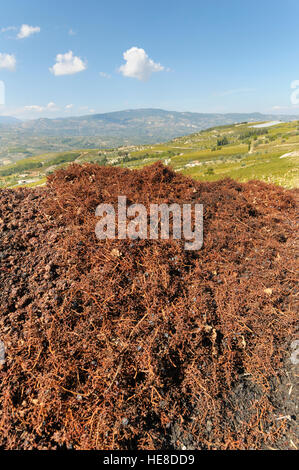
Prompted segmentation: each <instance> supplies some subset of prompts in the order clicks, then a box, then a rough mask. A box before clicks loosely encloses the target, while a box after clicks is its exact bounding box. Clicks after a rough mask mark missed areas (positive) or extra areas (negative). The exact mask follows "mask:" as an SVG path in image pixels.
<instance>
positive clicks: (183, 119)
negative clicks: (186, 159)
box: [0, 109, 299, 143]
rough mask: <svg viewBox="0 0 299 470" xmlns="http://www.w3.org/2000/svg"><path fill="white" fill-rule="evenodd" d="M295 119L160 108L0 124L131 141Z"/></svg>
mask: <svg viewBox="0 0 299 470" xmlns="http://www.w3.org/2000/svg"><path fill="white" fill-rule="evenodd" d="M296 119H299V116H294V115H289V116H287V115H275V114H269V115H265V114H261V113H250V114H247V113H229V114H212V113H191V112H177V111H165V110H162V109H135V110H124V111H116V112H110V113H104V114H93V115H87V116H79V117H67V118H56V119H48V118H40V119H35V120H28V121H19V120H16V119H15V118H9V117H2V118H1V119H0V123H1V124H2V126H3V125H5V126H9V127H10V128H11V130H15V131H17V132H19V133H22V134H24V135H27V136H28V135H32V136H38V135H42V136H52V137H54V136H57V137H58V136H59V137H62V136H74V137H78V136H100V137H112V136H117V137H118V138H123V139H130V140H132V143H155V142H157V141H159V140H165V139H171V138H173V137H176V136H181V135H185V134H188V133H192V132H197V131H200V130H203V129H207V128H209V127H214V126H220V125H225V124H234V123H237V122H244V121H248V122H253V121H268V120H281V121H285V122H287V121H291V120H296Z"/></svg>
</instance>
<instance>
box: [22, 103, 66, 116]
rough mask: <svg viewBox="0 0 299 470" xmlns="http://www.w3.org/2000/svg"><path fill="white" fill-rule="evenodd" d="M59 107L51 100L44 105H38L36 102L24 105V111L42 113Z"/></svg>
mask: <svg viewBox="0 0 299 470" xmlns="http://www.w3.org/2000/svg"><path fill="white" fill-rule="evenodd" d="M58 109H59V108H58V107H57V106H56V104H55V103H53V102H52V101H51V102H50V103H48V104H47V105H46V106H40V105H37V104H31V105H28V106H24V111H33V112H36V113H42V112H43V111H57V110H58Z"/></svg>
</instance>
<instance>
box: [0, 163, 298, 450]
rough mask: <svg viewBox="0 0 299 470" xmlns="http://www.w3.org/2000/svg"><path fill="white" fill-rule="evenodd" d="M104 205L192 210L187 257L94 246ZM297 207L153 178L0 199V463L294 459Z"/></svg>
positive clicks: (118, 176)
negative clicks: (7, 458)
mask: <svg viewBox="0 0 299 470" xmlns="http://www.w3.org/2000/svg"><path fill="white" fill-rule="evenodd" d="M119 195H125V196H127V199H128V204H131V203H142V204H144V205H145V206H146V207H148V205H149V204H150V203H162V202H163V203H173V202H177V203H180V204H181V203H201V204H203V206H204V245H203V247H202V249H200V250H198V251H187V250H185V249H184V240H173V239H171V240H142V239H136V240H98V239H97V238H96V236H95V225H96V222H97V219H96V217H95V209H96V207H97V205H98V204H100V203H102V202H105V203H115V204H116V203H117V198H118V196H119ZM297 199H298V191H297V190H292V191H290V190H285V189H283V188H280V187H276V186H273V185H268V184H265V183H262V182H258V181H252V182H249V183H244V184H240V183H236V182H234V181H232V180H230V179H226V180H223V181H218V182H214V183H203V182H196V181H194V180H192V179H190V178H186V177H183V176H182V175H179V174H177V173H175V172H173V171H172V170H170V169H169V168H167V167H164V166H163V165H162V164H160V163H158V164H155V165H152V166H150V167H146V168H144V169H142V170H138V171H137V170H135V171H131V170H127V169H121V168H109V167H100V166H97V165H92V164H86V165H83V166H80V165H77V164H72V165H70V166H69V167H68V168H67V169H64V170H59V171H57V172H55V173H54V174H52V175H50V176H49V177H48V183H47V185H46V186H45V187H43V188H35V189H25V188H19V189H13V190H9V189H2V190H0V285H1V291H0V341H1V342H2V344H3V345H4V347H5V360H4V361H2V362H1V364H0V431H1V432H0V446H1V448H2V449H61V448H62V449H109V450H110V449H111V450H112V449H123V450H124V449H222V450H224V449H297V448H298V445H299V435H298V427H297V426H298V425H297V423H298V389H296V383H297V378H298V365H296V364H293V363H292V362H291V360H290V357H291V354H292V352H293V350H292V349H291V344H292V342H293V341H294V340H296V339H298V330H297V329H296V320H297V309H296V298H297V294H298V287H297V279H296V266H297V265H298V259H297V255H296V250H297V241H296V236H295V233H296V227H297V219H296V216H297V212H296V208H297V204H296V201H297ZM293 362H294V361H293Z"/></svg>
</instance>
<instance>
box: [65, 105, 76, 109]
mask: <svg viewBox="0 0 299 470" xmlns="http://www.w3.org/2000/svg"><path fill="white" fill-rule="evenodd" d="M73 107H74V105H73V104H67V105H66V106H65V109H72V108H73Z"/></svg>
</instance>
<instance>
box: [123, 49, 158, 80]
mask: <svg viewBox="0 0 299 470" xmlns="http://www.w3.org/2000/svg"><path fill="white" fill-rule="evenodd" d="M123 57H124V59H125V61H126V63H125V64H124V65H121V67H119V72H121V73H122V74H123V75H124V76H125V77H132V78H137V79H138V80H142V81H146V80H148V79H149V78H150V76H151V74H152V73H153V72H161V71H162V70H165V68H164V67H163V66H162V65H161V64H158V63H155V62H154V61H153V60H152V59H150V58H149V56H148V55H147V53H146V52H145V50H144V49H141V48H138V47H131V49H128V50H127V51H125V52H124V53H123Z"/></svg>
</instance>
